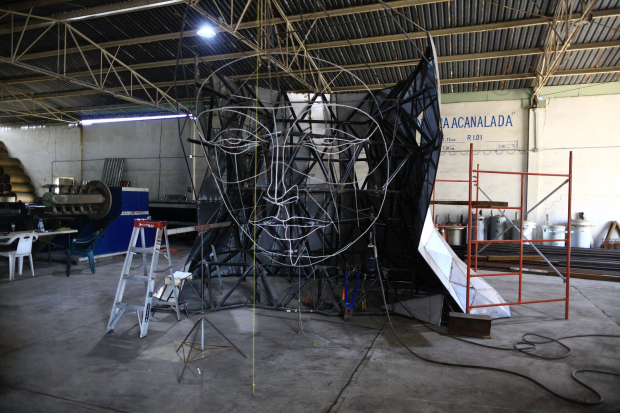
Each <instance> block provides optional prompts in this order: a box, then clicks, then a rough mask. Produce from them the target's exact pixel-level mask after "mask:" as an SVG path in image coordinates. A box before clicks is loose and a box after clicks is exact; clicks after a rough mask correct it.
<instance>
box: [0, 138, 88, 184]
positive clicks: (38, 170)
mask: <svg viewBox="0 0 620 413" xmlns="http://www.w3.org/2000/svg"><path fill="white" fill-rule="evenodd" d="M0 141H2V142H4V144H5V146H6V149H7V151H8V152H9V156H10V157H12V158H18V159H19V160H20V161H21V168H23V169H24V172H25V173H26V174H27V175H28V176H30V182H31V184H32V185H33V186H34V188H35V193H36V194H37V195H38V196H40V195H41V194H42V192H44V190H43V189H41V186H42V185H45V184H51V183H52V162H54V161H56V162H54V174H55V175H56V176H73V177H75V178H76V179H79V178H80V164H79V162H77V163H76V162H62V161H67V160H75V159H80V130H79V129H78V128H71V129H69V128H68V127H66V126H46V127H42V128H36V129H21V128H20V127H11V128H0Z"/></svg>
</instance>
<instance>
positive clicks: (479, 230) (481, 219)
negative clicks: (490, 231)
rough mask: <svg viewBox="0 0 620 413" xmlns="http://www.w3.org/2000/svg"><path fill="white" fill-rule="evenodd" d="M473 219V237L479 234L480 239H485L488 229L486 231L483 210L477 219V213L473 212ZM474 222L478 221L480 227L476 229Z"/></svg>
mask: <svg viewBox="0 0 620 413" xmlns="http://www.w3.org/2000/svg"><path fill="white" fill-rule="evenodd" d="M471 221H472V229H471V237H470V238H471V239H475V238H474V234H477V235H478V241H484V238H485V235H486V231H485V229H486V228H485V226H484V216H483V215H482V211H480V215H478V219H476V214H471ZM474 222H476V223H477V225H478V228H477V230H476V228H473V225H475V224H474Z"/></svg>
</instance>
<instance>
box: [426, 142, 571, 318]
mask: <svg viewBox="0 0 620 413" xmlns="http://www.w3.org/2000/svg"><path fill="white" fill-rule="evenodd" d="M473 146H474V145H473V144H470V146H469V180H468V181H467V182H468V183H469V195H468V207H467V208H468V211H467V212H468V214H467V235H466V238H467V288H466V291H467V292H466V310H465V312H466V313H469V312H470V311H471V309H473V308H482V307H498V306H504V305H523V304H537V303H548V302H556V301H564V302H565V314H564V316H565V318H566V319H568V309H569V299H570V252H571V236H570V228H571V218H572V216H571V202H572V173H573V153H572V152H570V155H569V160H568V174H545V173H531V172H502V171H489V170H481V169H480V166H479V165H477V166H476V169H474V167H473V164H474V148H473ZM480 174H501V175H518V176H520V177H521V204H520V205H519V206H518V207H514V206H513V207H508V206H507V207H504V206H502V207H501V208H497V207H492V208H484V207H480V206H479V203H478V201H479V192H480V191H481V188H480ZM526 176H546V177H563V178H566V181H565V182H564V183H563V184H561V185H560V186H559V187H558V188H556V189H555V190H554V191H553V192H551V193H550V194H549V195H547V197H545V198H544V199H543V201H544V200H545V199H547V198H548V197H549V196H551V195H552V194H553V193H554V192H555V191H557V190H558V189H559V188H560V187H562V186H563V185H565V184H566V183H568V216H567V231H566V233H567V234H568V235H567V236H566V238H564V239H554V241H564V242H566V273H565V276H562V274H561V273H560V272H559V271H558V270H557V269H555V267H554V266H553V265H552V264H551V262H549V261H548V260H547V259H546V258H545V257H544V255H543V254H542V253H541V252H540V251H539V250H538V249H537V248H536V247H535V246H534V243H536V242H538V243H540V242H543V241H548V240H539V239H532V240H529V239H524V238H523V222H524V221H525V218H524V217H525V216H527V213H529V212H531V211H532V210H533V209H534V208H536V207H537V206H539V205H540V204H541V203H542V201H541V202H539V203H538V204H537V205H536V206H534V207H533V208H531V209H530V210H529V211H527V213H525V214H524V212H525V210H524V198H525V177H526ZM438 181H439V180H438ZM440 182H442V181H440ZM450 182H462V181H450ZM474 186H475V187H476V191H475V192H476V194H475V198H476V199H475V201H474V200H473V199H472V198H473V187H474ZM483 194H484V195H485V196H487V195H486V194H485V193H484V191H483ZM433 198H434V197H433ZM487 198H488V196H487ZM489 201H491V200H490V199H489ZM481 209H498V210H499V211H500V213H502V214H503V212H502V211H501V210H506V209H508V210H516V211H519V212H520V214H519V216H520V219H519V226H520V228H519V234H520V235H519V239H518V240H496V239H493V240H478V236H477V231H478V221H477V219H476V224H475V225H472V221H473V220H472V211H474V210H475V211H476V217H478V214H479V211H480V210H481ZM434 211H435V210H434V205H433V219H434V215H435V214H434ZM504 216H505V215H504ZM508 222H510V219H508ZM472 230H474V231H475V234H474V236H473V237H472V236H471V234H472ZM494 243H518V244H519V271H518V272H497V273H486V274H478V245H480V244H487V245H490V244H494ZM524 243H530V245H532V246H533V248H534V249H535V250H536V252H537V253H538V254H539V255H541V256H542V257H543V259H544V260H545V261H546V262H547V263H548V264H549V265H550V266H551V267H552V268H553V269H554V270H555V272H556V273H557V274H558V275H559V276H560V277H562V278H563V279H564V282H565V284H566V294H565V296H564V297H563V298H553V299H548V300H529V301H524V300H523V294H522V293H523V245H524ZM472 246H473V247H474V248H475V254H474V256H473V257H472ZM472 258H473V260H474V274H472ZM507 275H518V276H519V293H518V300H517V301H515V302H508V303H497V304H485V305H470V286H471V279H472V278H474V277H495V276H507Z"/></svg>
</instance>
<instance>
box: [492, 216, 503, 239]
mask: <svg viewBox="0 0 620 413" xmlns="http://www.w3.org/2000/svg"><path fill="white" fill-rule="evenodd" d="M505 229H506V217H504V216H502V215H494V216H492V217H491V225H490V226H489V239H490V240H493V239H496V240H503V239H504V236H505V235H506V234H504V230H505ZM500 234H501V235H500Z"/></svg>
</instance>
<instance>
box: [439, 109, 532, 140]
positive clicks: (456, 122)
mask: <svg viewBox="0 0 620 413" xmlns="http://www.w3.org/2000/svg"><path fill="white" fill-rule="evenodd" d="M441 114H442V118H441V125H442V128H443V136H444V138H443V146H442V150H443V151H463V150H468V149H469V144H470V143H473V144H474V149H475V150H511V149H513V150H517V149H524V148H525V145H526V144H525V140H526V139H527V129H528V125H527V111H526V110H525V109H522V108H521V101H498V102H475V103H473V102H465V103H449V104H445V105H442V106H441Z"/></svg>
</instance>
